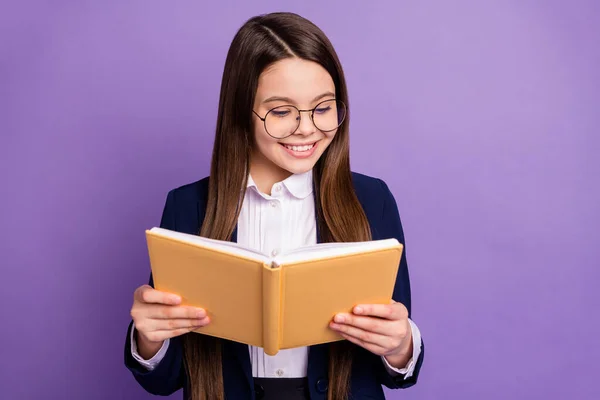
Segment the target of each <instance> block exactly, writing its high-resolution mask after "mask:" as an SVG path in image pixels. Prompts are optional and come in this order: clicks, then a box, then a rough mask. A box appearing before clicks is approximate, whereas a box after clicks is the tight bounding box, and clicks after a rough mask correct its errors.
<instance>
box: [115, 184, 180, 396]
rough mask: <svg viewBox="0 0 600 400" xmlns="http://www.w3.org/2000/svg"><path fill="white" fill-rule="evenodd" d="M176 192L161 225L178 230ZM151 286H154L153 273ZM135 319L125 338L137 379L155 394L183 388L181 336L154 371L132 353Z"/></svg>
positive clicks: (128, 361) (127, 357)
mask: <svg viewBox="0 0 600 400" xmlns="http://www.w3.org/2000/svg"><path fill="white" fill-rule="evenodd" d="M175 207H176V205H175V192H174V191H170V192H169V194H168V195H167V200H166V203H165V206H164V209H163V213H162V218H161V222H160V227H161V228H165V229H170V230H176V226H175ZM149 284H150V286H152V287H154V281H153V279H152V273H151V274H150V282H149ZM132 326H133V321H132V322H130V324H129V328H128V329H127V336H126V340H125V354H124V355H125V366H126V367H127V368H128V369H129V370H130V371H131V373H132V374H133V376H134V378H135V380H136V381H137V382H138V383H139V384H140V385H141V386H142V387H143V388H144V389H145V390H146V391H147V392H148V393H151V394H154V395H161V396H168V395H170V394H172V393H174V392H176V391H177V390H179V389H181V388H182V386H183V381H184V374H185V370H184V367H183V345H182V342H181V337H174V338H171V340H170V342H169V347H168V349H167V353H166V354H165V356H164V358H163V359H162V360H161V361H160V362H159V363H158V365H156V368H154V369H153V370H152V371H148V370H147V369H146V368H144V367H143V366H142V365H140V364H139V363H138V362H137V361H136V360H135V358H133V355H132V354H131V343H130V340H129V338H130V332H131V329H132Z"/></svg>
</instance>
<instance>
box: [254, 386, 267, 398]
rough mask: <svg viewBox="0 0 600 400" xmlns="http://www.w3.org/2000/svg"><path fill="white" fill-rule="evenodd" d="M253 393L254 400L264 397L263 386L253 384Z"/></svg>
mask: <svg viewBox="0 0 600 400" xmlns="http://www.w3.org/2000/svg"><path fill="white" fill-rule="evenodd" d="M254 394H255V395H256V400H260V399H262V398H264V397H265V388H264V387H262V386H261V385H256V384H255V385H254Z"/></svg>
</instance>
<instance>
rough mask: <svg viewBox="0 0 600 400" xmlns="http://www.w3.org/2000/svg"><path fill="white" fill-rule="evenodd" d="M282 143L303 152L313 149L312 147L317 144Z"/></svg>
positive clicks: (287, 147)
mask: <svg viewBox="0 0 600 400" xmlns="http://www.w3.org/2000/svg"><path fill="white" fill-rule="evenodd" d="M282 145H283V147H285V148H286V149H289V150H292V151H295V152H300V153H301V152H304V151H310V150H312V148H313V147H314V146H315V143H310V144H303V145H291V144H285V143H282Z"/></svg>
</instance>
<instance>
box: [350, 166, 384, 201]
mask: <svg viewBox="0 0 600 400" xmlns="http://www.w3.org/2000/svg"><path fill="white" fill-rule="evenodd" d="M352 183H353V184H354V190H355V191H356V195H357V196H358V197H359V200H361V202H363V199H364V200H365V201H369V202H373V201H374V202H383V201H385V200H386V199H388V198H389V196H391V192H390V189H389V188H388V186H387V184H386V183H385V182H384V181H383V180H382V179H379V178H375V177H373V176H368V175H364V174H361V173H358V172H352Z"/></svg>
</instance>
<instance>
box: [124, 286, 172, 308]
mask: <svg viewBox="0 0 600 400" xmlns="http://www.w3.org/2000/svg"><path fill="white" fill-rule="evenodd" d="M135 298H136V300H138V301H141V302H142V303H148V304H168V305H177V304H179V303H181V297H179V296H177V295H176V294H172V293H167V292H161V291H160V290H156V289H153V288H152V287H150V286H148V285H144V286H140V287H139V288H138V289H137V290H136V291H135Z"/></svg>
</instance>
